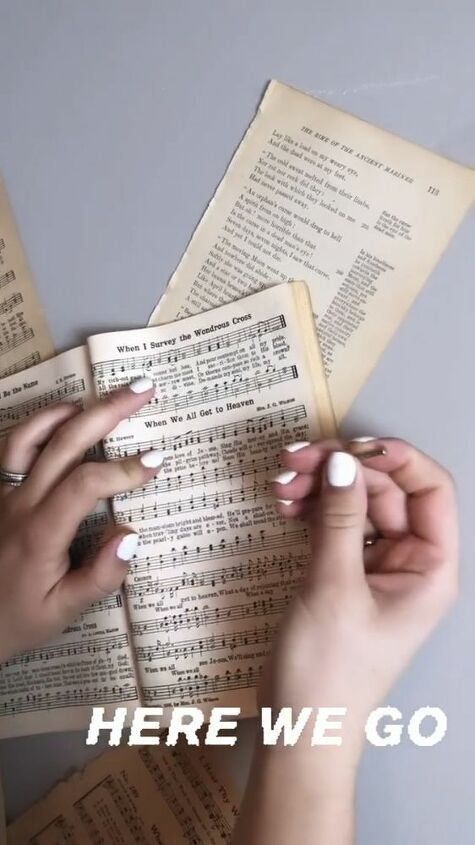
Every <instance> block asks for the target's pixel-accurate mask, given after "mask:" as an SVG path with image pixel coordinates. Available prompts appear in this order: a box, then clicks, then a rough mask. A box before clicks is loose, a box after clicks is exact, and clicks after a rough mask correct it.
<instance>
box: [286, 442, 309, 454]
mask: <svg viewBox="0 0 475 845" xmlns="http://www.w3.org/2000/svg"><path fill="white" fill-rule="evenodd" d="M305 446H310V443H309V441H308V440H297V442H296V443H287V445H286V446H284V449H285V451H286V452H298V451H299V449H304V448H305Z"/></svg>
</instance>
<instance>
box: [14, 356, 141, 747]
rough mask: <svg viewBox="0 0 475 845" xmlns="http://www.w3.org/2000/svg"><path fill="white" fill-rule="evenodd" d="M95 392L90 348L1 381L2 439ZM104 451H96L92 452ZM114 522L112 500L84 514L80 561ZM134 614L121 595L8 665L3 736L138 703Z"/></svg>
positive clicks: (63, 725) (71, 725) (77, 546)
mask: <svg viewBox="0 0 475 845" xmlns="http://www.w3.org/2000/svg"><path fill="white" fill-rule="evenodd" d="M93 396H94V388H93V383H92V378H91V369H90V362H89V358H88V355H87V350H86V347H79V348H77V349H73V350H71V351H69V352H64V353H63V354H62V355H58V356H57V357H56V358H52V359H50V360H49V361H44V362H43V363H42V364H38V365H37V366H35V367H32V368H31V369H30V370H28V371H27V372H25V373H19V374H17V375H13V376H9V377H8V378H6V379H2V381H0V437H2V436H5V434H7V433H8V431H10V430H11V428H13V427H14V426H15V425H16V423H17V422H19V421H20V420H22V419H25V418H26V417H28V415H29V414H32V413H33V412H34V411H36V410H38V409H39V408H41V407H44V406H45V405H49V404H50V403H52V402H57V401H60V400H68V401H70V402H71V401H72V402H77V403H78V404H80V405H81V406H82V405H85V404H87V403H88V402H89V401H91V399H92V397H93ZM96 454H97V455H98V453H95V450H92V451H91V454H90V457H91V458H94V457H95V456H96ZM109 520H110V514H109V511H108V508H107V506H106V504H105V503H102V504H99V505H98V507H97V509H96V510H95V511H94V513H92V514H90V515H89V516H88V517H87V519H86V520H84V522H83V524H82V526H81V528H80V531H79V533H78V536H77V538H76V540H75V543H74V547H73V549H72V557H73V560H77V559H83V558H84V557H86V556H87V555H91V554H92V553H93V552H94V550H95V548H97V544H98V543H99V541H100V537H101V535H102V533H103V531H104V529H105V527H106V526H107V523H108V522H109ZM137 697H138V696H137V685H136V681H135V676H134V670H133V661H132V658H131V653H130V650H129V634H128V627H127V618H126V614H125V610H124V607H123V599H122V595H121V594H120V593H117V594H115V595H111V596H109V597H107V598H105V599H103V600H102V601H100V602H97V603H96V604H94V605H92V606H91V607H90V608H89V609H88V610H87V611H86V612H85V613H84V614H83V615H82V616H81V617H80V618H79V619H77V620H76V621H75V622H74V623H73V624H71V625H70V626H69V627H68V628H67V629H66V631H64V633H63V634H62V635H61V636H60V637H59V638H58V639H57V640H56V641H54V642H51V643H48V644H47V645H43V646H40V647H39V648H35V649H33V650H32V651H29V652H26V653H24V654H21V655H19V656H17V657H14V658H12V659H11V660H9V661H8V662H7V663H4V664H2V665H0V738H3V737H7V736H18V735H20V736H23V735H25V734H29V733H46V732H47V731H61V730H69V729H77V728H85V727H86V726H87V725H88V724H89V719H90V716H91V706H92V705H95V704H97V705H105V706H106V709H107V710H108V712H110V713H112V712H113V710H114V709H115V707H116V706H118V705H119V704H123V703H129V702H130V703H134V702H135V703H136V702H137Z"/></svg>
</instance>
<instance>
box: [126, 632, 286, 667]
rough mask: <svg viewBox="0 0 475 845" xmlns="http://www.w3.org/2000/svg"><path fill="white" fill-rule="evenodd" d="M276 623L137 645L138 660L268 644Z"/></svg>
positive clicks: (188, 656) (229, 650)
mask: <svg viewBox="0 0 475 845" xmlns="http://www.w3.org/2000/svg"><path fill="white" fill-rule="evenodd" d="M276 626H277V623H276V624H275V625H266V626H265V627H264V628H258V627H255V628H249V629H246V630H245V631H233V632H231V633H223V634H212V635H211V636H209V637H202V638H194V639H189V640H178V641H175V642H166V643H164V642H158V643H157V644H156V645H148V646H141V645H139V646H137V647H136V649H135V653H136V657H137V660H138V661H139V662H141V663H144V662H148V663H151V662H152V661H153V660H162V659H168V658H170V657H173V658H175V659H178V658H182V659H184V660H186V659H187V658H191V657H194V656H195V655H197V654H199V655H202V654H206V653H207V652H215V651H226V652H232V651H235V650H236V649H237V648H247V647H249V646H256V645H268V644H269V643H270V642H271V641H272V638H273V636H274V631H275V629H276Z"/></svg>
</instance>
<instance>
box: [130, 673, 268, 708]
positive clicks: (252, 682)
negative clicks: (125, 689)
mask: <svg viewBox="0 0 475 845" xmlns="http://www.w3.org/2000/svg"><path fill="white" fill-rule="evenodd" d="M261 670H262V667H261V666H259V667H258V668H257V670H256V669H253V668H252V666H251V667H250V668H249V669H248V671H247V672H242V671H241V670H240V669H236V671H235V672H229V671H228V672H226V673H225V674H224V675H211V676H209V675H205V676H198V677H193V678H190V679H189V680H184V681H182V682H181V683H177V684H161V685H160V686H143V687H142V693H143V698H144V701H146V702H147V703H148V704H151V703H152V702H155V701H174V700H176V699H179V700H180V701H183V702H186V704H189V703H190V701H193V700H194V699H196V698H198V697H202V696H206V695H213V694H214V695H216V693H219V692H230V691H231V690H238V689H252V688H253V687H255V686H257V684H258V682H259V678H260V673H261Z"/></svg>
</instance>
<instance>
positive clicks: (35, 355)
mask: <svg viewBox="0 0 475 845" xmlns="http://www.w3.org/2000/svg"><path fill="white" fill-rule="evenodd" d="M40 360H41V359H40V353H39V352H32V353H31V355H26V356H25V357H24V358H22V359H21V360H20V361H16V363H15V364H12V365H11V366H10V367H6V368H5V369H4V370H0V378H6V377H7V376H13V375H14V374H15V373H19V372H21V371H22V370H27V369H28V367H34V365H35V364H39V363H40Z"/></svg>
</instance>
